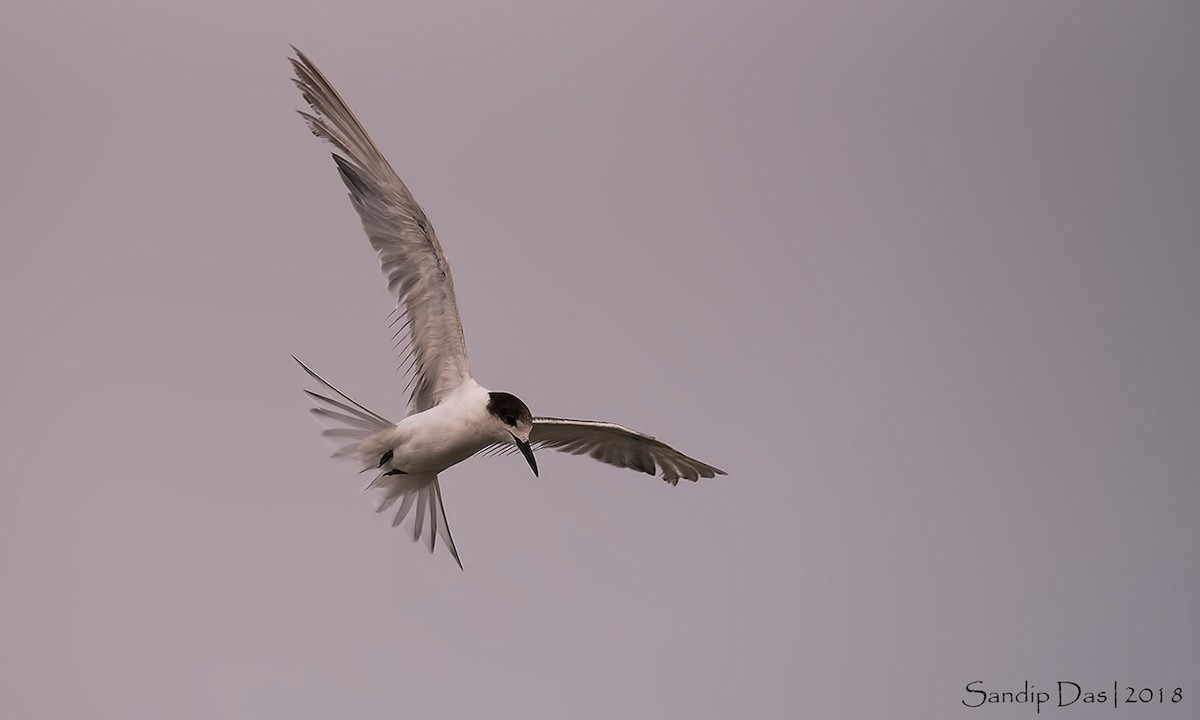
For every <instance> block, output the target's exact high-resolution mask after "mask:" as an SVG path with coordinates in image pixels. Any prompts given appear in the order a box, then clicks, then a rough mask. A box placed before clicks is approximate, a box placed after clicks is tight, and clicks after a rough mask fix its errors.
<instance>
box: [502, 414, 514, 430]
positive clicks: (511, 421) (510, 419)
mask: <svg viewBox="0 0 1200 720" xmlns="http://www.w3.org/2000/svg"><path fill="white" fill-rule="evenodd" d="M504 424H505V425H512V426H514V427H516V424H517V419H516V418H515V417H513V416H512V415H505V416H504Z"/></svg>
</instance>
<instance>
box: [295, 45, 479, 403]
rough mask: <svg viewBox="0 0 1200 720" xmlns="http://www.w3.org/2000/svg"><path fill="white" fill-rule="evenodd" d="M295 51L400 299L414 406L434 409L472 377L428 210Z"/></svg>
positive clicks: (324, 134)
mask: <svg viewBox="0 0 1200 720" xmlns="http://www.w3.org/2000/svg"><path fill="white" fill-rule="evenodd" d="M292 49H293V50H295V51H296V58H293V59H291V63H292V67H293V68H294V69H295V72H296V77H295V79H294V80H293V82H295V83H296V87H298V88H299V89H300V92H301V93H303V94H304V99H305V101H306V102H308V104H309V106H310V107H311V108H312V110H313V112H312V114H310V113H307V112H303V111H301V112H300V115H301V116H302V117H303V118H304V119H305V120H306V121H307V122H308V126H309V128H310V129H311V130H312V132H313V134H314V135H316V136H317V137H319V138H321V139H322V140H325V141H327V142H329V143H330V144H331V145H333V146H334V147H335V148H337V150H338V152H336V153H334V154H333V160H334V162H336V163H337V167H338V172H339V173H341V176H342V182H344V183H345V184H346V188H347V189H348V190H349V191H350V200H351V201H352V203H353V205H354V209H355V210H356V211H358V215H359V217H360V218H361V219H362V224H363V229H364V230H366V233H367V237H368V238H369V239H370V241H371V247H373V248H375V251H376V252H378V253H379V260H380V263H381V264H382V266H383V272H384V274H385V275H386V276H387V281H388V289H389V290H391V292H392V293H393V294H394V295H395V296H396V313H395V315H396V317H395V319H394V320H393V323H392V324H393V326H397V325H398V326H399V329H398V330H396V334H395V336H394V337H395V338H399V339H398V341H397V349H398V350H399V349H400V347H401V346H402V345H406V346H407V347H406V349H404V350H401V351H400V354H401V366H407V372H408V373H410V374H411V377H410V379H409V388H410V389H411V395H410V397H409V407H410V409H411V411H412V412H420V411H422V410H427V409H429V408H431V407H433V406H434V405H437V404H438V402H439V401H441V399H442V398H443V397H445V396H446V395H447V394H448V393H449V392H450V391H452V390H454V388H456V387H458V386H459V384H460V383H462V381H463V380H465V379H467V378H468V377H470V375H471V371H470V367H469V366H468V364H467V347H466V341H465V339H464V338H463V330H462V320H461V319H460V318H459V315H458V303H457V301H456V300H455V297H454V281H453V280H452V279H451V278H450V264H449V262H448V261H447V260H446V253H445V252H444V251H443V250H442V245H441V243H439V242H438V239H437V235H435V234H434V232H433V225H432V224H430V222H429V218H427V217H426V216H425V211H423V210H422V209H421V206H420V205H418V204H417V201H416V200H414V199H413V196H412V193H410V192H409V191H408V188H407V187H406V186H405V185H404V181H402V180H401V179H400V177H399V176H398V175H396V171H395V170H393V169H392V166H391V165H390V164H388V161H387V159H386V158H385V157H384V156H383V153H381V152H380V151H379V148H377V147H375V143H373V142H372V141H371V138H370V136H369V135H367V131H366V129H365V128H364V127H363V126H362V124H361V123H359V121H358V119H357V118H356V117H354V113H353V112H351V111H350V108H349V106H347V105H346V103H345V101H343V100H342V98H341V96H339V95H338V93H337V91H336V90H334V89H333V85H331V84H330V83H329V81H328V80H326V79H325V76H324V75H322V74H321V71H320V70H318V69H317V66H316V65H314V64H313V63H312V61H311V60H309V59H308V58H307V57H305V55H304V53H302V52H300V51H299V50H296V48H294V47H293V48H292ZM405 333H407V334H405ZM402 336H403V337H402Z"/></svg>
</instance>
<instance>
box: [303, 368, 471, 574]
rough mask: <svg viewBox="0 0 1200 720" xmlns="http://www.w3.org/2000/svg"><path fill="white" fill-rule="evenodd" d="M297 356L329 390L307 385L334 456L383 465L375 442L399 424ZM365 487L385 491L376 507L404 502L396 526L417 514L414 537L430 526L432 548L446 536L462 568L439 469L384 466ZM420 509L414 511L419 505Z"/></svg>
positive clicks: (378, 509) (374, 467)
mask: <svg viewBox="0 0 1200 720" xmlns="http://www.w3.org/2000/svg"><path fill="white" fill-rule="evenodd" d="M292 359H293V360H295V361H296V362H297V363H299V365H300V367H301V368H303V369H304V372H306V373H308V375H309V377H311V378H312V379H313V380H316V381H317V383H318V384H319V385H320V386H321V387H322V388H323V389H324V390H325V391H327V392H326V393H325V394H322V393H320V392H314V391H312V390H305V391H304V393H305V394H306V395H308V396H309V397H310V398H312V400H313V407H312V408H311V409H310V410H309V412H310V413H311V414H312V416H313V418H314V419H315V420H316V421H317V423H318V424H319V425H321V427H322V428H324V429H323V430H322V431H321V435H322V436H323V437H325V438H326V439H328V440H329V441H330V442H332V443H333V445H334V448H335V450H334V452H333V457H335V458H350V459H352V460H356V461H358V462H359V463H360V464H362V465H363V467H362V469H361V470H360V471H359V472H367V471H369V470H377V469H378V465H376V464H374V463H372V462H371V460H372V459H373V458H374V456H375V455H378V454H381V453H382V450H381V451H380V452H379V453H373V450H374V448H373V447H372V446H374V445H378V444H379V442H380V439H379V437H378V436H379V434H380V433H382V432H384V431H387V430H390V429H392V428H393V427H394V426H395V424H394V423H393V422H392V421H391V420H388V419H387V418H385V417H383V416H382V415H380V414H378V413H376V412H374V411H372V410H369V409H367V408H366V407H364V406H362V405H360V404H358V403H357V402H355V401H354V400H353V399H351V398H350V396H348V395H346V394H345V393H343V392H342V391H341V390H338V389H337V388H335V387H334V386H333V385H331V384H329V383H328V382H326V381H325V380H324V378H322V377H321V376H320V375H318V374H316V373H315V372H313V371H312V370H311V369H310V368H309V367H308V366H307V365H305V364H304V363H302V362H300V359H299V358H297V357H296V356H295V355H293V356H292ZM364 489H365V490H370V489H377V490H382V491H383V497H382V498H380V501H379V504H378V505H377V506H376V508H375V512H383V511H385V510H387V509H388V508H390V507H392V506H393V505H395V504H396V502H397V501H399V502H400V508H399V509H398V510H397V511H396V516H395V518H394V519H393V520H392V527H397V526H399V525H400V524H401V523H403V522H404V521H405V520H406V519H407V518H408V517H409V516H410V515H411V516H412V538H413V541H414V542H420V541H421V538H422V536H423V535H425V534H426V529H428V543H429V552H433V550H434V548H435V547H436V545H437V539H438V538H439V537H440V538H441V539H442V542H443V543H444V544H445V545H446V549H448V550H449V551H450V554H451V555H453V556H454V561H455V562H457V563H458V567H459V568H460V569H461V568H462V560H460V559H459V557H458V549H457V548H455V547H454V538H453V537H452V536H451V535H450V526H449V524H447V522H446V509H445V507H444V506H443V505H442V489H441V487H440V486H439V485H438V479H437V474H436V473H419V474H413V475H409V474H396V475H389V474H387V473H386V472H384V471H382V470H380V471H379V474H378V475H376V477H375V479H374V480H372V481H371V483H370V484H369V485H367V487H366V488H364ZM414 508H415V509H416V512H415V513H413V512H412V511H413V509H414Z"/></svg>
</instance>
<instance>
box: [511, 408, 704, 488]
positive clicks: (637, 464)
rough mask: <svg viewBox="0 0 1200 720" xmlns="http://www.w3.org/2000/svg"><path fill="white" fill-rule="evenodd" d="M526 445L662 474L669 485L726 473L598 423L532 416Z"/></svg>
mask: <svg viewBox="0 0 1200 720" xmlns="http://www.w3.org/2000/svg"><path fill="white" fill-rule="evenodd" d="M529 444H530V445H532V446H534V447H535V448H550V449H552V450H558V451H560V452H566V453H571V454H572V455H583V454H587V455H590V456H591V457H593V458H595V459H597V460H599V461H600V462H603V463H608V464H609V465H616V466H617V467H620V468H632V469H634V470H639V471H641V472H644V473H646V474H647V475H654V474H656V473H662V479H663V480H666V481H667V482H669V483H671V484H672V485H678V484H679V478H687V479H688V480H691V481H692V482H695V481H696V480H699V479H700V478H702V477H706V478H710V477H714V476H716V475H724V474H725V471H724V470H719V469H717V468H715V467H713V466H712V465H708V464H707V463H702V462H700V461H699V460H697V459H695V458H692V457H688V456H687V455H684V454H683V453H681V452H679V451H678V450H676V449H675V448H673V447H671V446H670V445H667V444H666V443H664V442H662V441H660V440H656V439H655V438H653V437H651V436H649V435H645V434H643V433H640V432H638V431H636V430H630V429H629V428H627V427H624V426H622V425H617V424H616V423H610V422H600V421H598V420H566V419H563V418H549V417H535V418H534V419H533V431H532V432H530V433H529Z"/></svg>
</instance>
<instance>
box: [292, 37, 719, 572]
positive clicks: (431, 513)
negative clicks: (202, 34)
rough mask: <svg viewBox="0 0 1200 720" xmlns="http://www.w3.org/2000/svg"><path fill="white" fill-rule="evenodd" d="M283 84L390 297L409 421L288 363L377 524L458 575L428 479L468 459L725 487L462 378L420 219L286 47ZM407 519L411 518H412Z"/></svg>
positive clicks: (651, 442) (450, 289)
mask: <svg viewBox="0 0 1200 720" xmlns="http://www.w3.org/2000/svg"><path fill="white" fill-rule="evenodd" d="M292 50H293V51H295V53H296V57H295V58H289V60H290V61H291V64H292V68H293V69H294V70H295V73H296V76H295V78H294V79H293V82H294V83H295V84H296V87H298V88H299V89H300V92H301V93H302V94H303V95H304V100H305V101H306V102H307V103H308V105H309V107H310V108H311V110H312V112H305V111H299V112H300V115H301V117H303V118H304V120H305V121H306V122H307V123H308V127H309V129H310V130H311V131H312V133H313V134H314V135H316V136H317V137H318V138H320V139H322V140H325V141H326V142H328V143H329V144H331V145H333V147H334V148H335V149H336V152H334V153H333V161H334V163H336V164H337V169H338V173H339V174H340V175H341V178H342V182H343V183H345V185H346V189H347V190H349V191H350V200H351V203H352V204H353V206H354V209H355V210H356V211H357V212H358V215H359V218H360V219H361V220H362V226H363V229H364V230H365V231H366V234H367V237H368V239H369V240H370V241H371V246H372V247H373V248H374V249H375V251H376V252H377V253H378V254H379V259H380V263H381V264H382V266H383V273H384V275H386V276H387V282H388V289H389V290H390V291H391V292H392V294H393V295H394V296H395V297H396V308H395V310H393V320H392V326H393V327H395V328H396V330H395V334H394V335H393V340H396V341H397V344H396V347H397V350H398V351H399V353H400V356H401V366H402V367H406V368H407V369H406V373H407V374H408V376H409V381H408V388H406V389H407V390H408V391H409V403H408V405H409V413H408V415H407V417H405V418H404V419H403V420H401V421H400V422H392V421H391V420H388V419H387V418H385V417H384V416H382V415H380V414H379V413H376V412H374V411H372V410H369V409H367V408H366V407H365V406H363V405H361V404H359V403H358V402H355V401H354V400H352V399H350V397H349V396H348V395H346V394H345V393H343V392H341V391H340V390H338V389H337V388H336V387H334V386H333V385H332V384H330V383H329V382H327V381H325V380H324V379H322V378H321V377H320V376H319V375H317V373H315V372H313V371H312V370H311V369H310V368H309V367H308V366H307V365H305V364H304V363H303V362H301V361H300V360H299V359H298V358H296V357H295V356H293V359H294V360H296V362H297V363H299V364H300V367H301V368H303V369H304V371H305V372H306V373H308V375H309V377H311V379H312V380H313V381H315V382H316V383H317V385H318V386H319V388H318V389H317V390H305V391H304V392H305V393H306V394H307V395H308V397H309V398H311V400H312V402H313V405H314V406H313V407H312V409H311V410H310V412H311V413H312V414H313V416H314V417H315V418H316V419H317V421H318V422H320V423H321V424H322V426H323V427H324V428H325V429H324V431H323V432H322V435H324V436H325V437H326V438H328V439H330V440H331V441H333V443H334V444H335V446H336V448H337V449H336V451H335V452H334V453H333V456H334V457H342V458H350V459H352V460H355V461H357V462H358V463H359V464H360V465H361V471H360V472H375V473H377V474H376V476H375V478H374V479H373V480H372V481H371V483H370V484H369V485H368V486H367V489H372V488H374V489H378V490H381V491H382V497H381V499H380V502H379V505H378V507H377V509H376V512H384V511H386V510H388V509H389V508H391V507H392V506H394V505H395V504H396V503H397V502H399V503H400V506H399V508H398V509H397V511H396V514H395V516H394V519H393V521H392V526H393V527H396V526H398V525H400V524H401V523H403V522H404V521H405V519H406V518H408V517H409V515H410V514H412V517H413V520H412V537H413V540H414V541H417V542H420V541H422V539H423V538H425V537H427V538H428V540H427V542H428V546H429V551H430V552H433V550H434V548H435V547H436V545H437V541H438V539H439V538H440V539H441V540H442V543H443V545H445V547H446V548H447V549H448V550H449V551H450V554H451V555H452V556H453V557H454V560H455V562H457V563H458V566H459V568H462V560H461V559H460V558H459V556H458V550H457V548H455V546H454V539H453V537H452V536H451V535H450V526H449V524H447V522H446V510H445V507H444V506H443V504H442V491H441V486H440V485H439V484H438V473H440V472H442V471H443V470H446V469H447V468H449V467H451V466H453V465H456V464H458V463H460V462H462V461H463V460H466V459H467V458H469V457H471V456H473V455H476V454H480V453H483V454H488V453H492V454H497V453H498V454H507V453H514V452H517V451H518V450H519V451H520V452H521V454H522V455H524V457H525V460H526V461H527V462H528V463H529V467H530V469H532V470H533V474H534V475H535V476H537V474H538V467H537V460H536V459H535V458H534V454H533V450H534V448H539V449H540V448H551V449H554V450H559V451H562V452H566V453H571V454H574V455H581V454H587V455H590V456H591V457H593V458H595V459H596V460H599V461H601V462H604V463H608V464H609V465H615V466H617V467H620V468H631V469H633V470H638V471H640V472H643V473H646V474H648V475H656V474H661V476H662V479H663V480H665V481H667V482H668V483H670V484H672V485H677V484H678V483H679V479H680V478H687V479H688V480H691V481H693V482H694V481H696V480H698V479H699V478H702V477H704V478H711V477H714V476H716V475H724V474H725V473H724V472H723V471H722V470H719V469H717V468H715V467H713V466H712V465H709V464H707V463H703V462H700V461H699V460H696V459H695V458H691V457H688V456H687V455H684V454H683V453H681V452H679V451H678V450H675V449H674V448H672V447H670V446H669V445H667V444H665V443H663V442H661V441H659V440H656V439H655V438H653V437H651V436H649V435H646V434H643V433H640V432H637V431H635V430H630V429H629V428H627V427H623V426H621V425H617V424H615V423H610V422H599V421H596V420H568V419H565V418H552V417H534V416H533V414H532V413H530V411H529V407H528V406H527V405H526V404H525V403H524V402H523V401H521V399H520V398H517V397H516V396H515V395H511V394H509V393H505V392H493V391H490V390H488V389H487V388H485V387H483V386H482V385H480V384H479V383H478V382H476V381H475V379H474V378H473V377H472V376H471V370H470V367H469V366H468V363H467V347H466V341H465V340H464V339H463V329H462V321H461V320H460V319H459V314H458V303H457V301H456V300H455V297H454V281H453V280H452V279H451V277H450V264H449V262H448V261H447V259H446V253H445V251H443V250H442V244H441V243H440V242H439V241H438V238H437V235H436V234H435V233H434V231H433V225H431V224H430V222H429V218H428V217H427V216H426V215H425V212H424V211H423V210H422V209H421V207H420V206H419V205H418V204H417V201H416V200H414V199H413V196H412V193H410V192H409V190H408V187H407V186H406V185H405V184H404V182H403V181H402V180H401V179H400V177H399V176H398V175H397V174H396V172H395V171H394V170H393V169H392V166H391V165H390V164H389V163H388V161H387V159H386V158H384V156H383V154H382V153H381V152H380V151H379V148H377V147H376V146H375V143H374V142H372V141H371V138H370V136H368V135H367V131H366V129H365V128H364V127H363V126H362V124H361V123H360V122H359V121H358V119H357V118H356V117H355V116H354V113H353V112H351V111H350V107H349V106H348V105H346V103H345V101H343V100H342V98H341V96H340V95H339V94H338V93H337V91H336V90H334V89H333V85H331V84H330V83H329V81H328V80H327V79H326V78H325V76H324V75H323V74H322V73H321V71H320V70H318V69H317V66H316V65H314V64H313V62H312V61H311V60H309V59H308V58H307V57H306V56H305V55H304V53H302V52H300V51H299V50H297V49H296V48H295V47H294V46H293V47H292ZM414 510H415V513H413V511H414Z"/></svg>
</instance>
